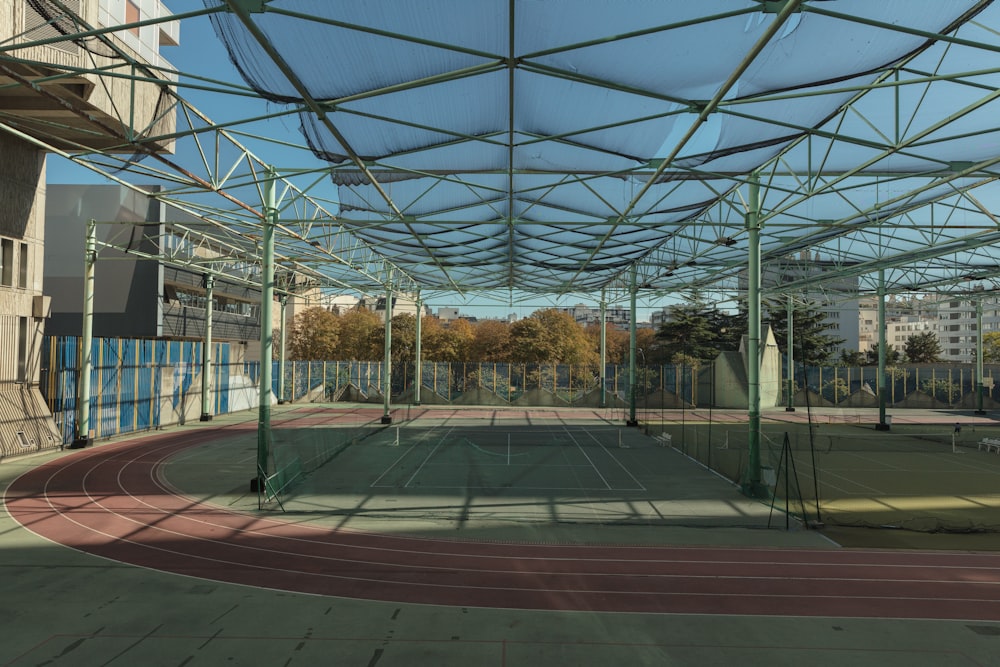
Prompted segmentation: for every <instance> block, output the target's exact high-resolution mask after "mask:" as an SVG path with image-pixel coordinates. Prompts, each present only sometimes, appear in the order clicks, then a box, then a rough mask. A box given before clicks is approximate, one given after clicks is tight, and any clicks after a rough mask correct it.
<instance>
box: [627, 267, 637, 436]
mask: <svg viewBox="0 0 1000 667" xmlns="http://www.w3.org/2000/svg"><path fill="white" fill-rule="evenodd" d="M637 271H638V269H637V268H636V267H635V266H634V265H633V266H632V272H631V273H630V274H629V286H628V293H629V323H628V419H627V420H626V421H625V425H626V426H638V425H639V420H638V419H636V418H635V394H636V391H635V389H636V387H635V347H636V346H635V293H636V286H635V280H636V273H637Z"/></svg>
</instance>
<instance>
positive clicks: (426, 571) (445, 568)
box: [5, 426, 1000, 621]
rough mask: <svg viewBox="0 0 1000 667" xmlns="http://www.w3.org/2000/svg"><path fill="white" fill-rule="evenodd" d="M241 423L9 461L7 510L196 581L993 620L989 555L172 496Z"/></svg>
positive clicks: (998, 576)
mask: <svg viewBox="0 0 1000 667" xmlns="http://www.w3.org/2000/svg"><path fill="white" fill-rule="evenodd" d="M240 430H243V431H249V430H251V427H248V426H243V427H239V426H238V427H232V426H230V427H227V428H226V429H224V430H223V429H217V428H216V429H209V430H201V431H195V432H189V433H186V434H183V435H173V434H171V435H161V436H154V437H148V438H144V439H142V440H140V441H132V442H130V443H119V444H111V445H104V446H101V447H98V448H95V449H88V450H83V451H80V452H76V453H73V454H71V455H68V456H65V457H61V458H59V459H58V460H54V461H52V462H49V463H46V464H43V465H40V466H38V467H37V468H34V469H32V470H31V471H29V472H27V473H25V474H24V475H22V476H21V477H19V478H18V479H17V480H15V481H14V482H13V483H12V484H11V485H10V487H9V488H8V490H7V492H6V495H5V501H6V506H7V509H8V511H9V512H10V514H11V515H12V516H13V517H14V518H15V519H16V520H17V521H18V522H19V523H20V524H21V525H23V526H25V527H26V528H28V529H30V530H31V531H33V532H35V533H37V534H38V535H41V536H43V537H45V538H47V539H49V540H52V541H53V542H56V543H59V544H62V545H65V546H67V547H72V548H74V549H79V550H81V551H84V552H87V553H91V554H95V555H97V556H102V557H105V558H109V559H112V560H115V561H119V562H123V563H129V564H133V565H137V566H141V567H148V568H152V569H155V570H162V571H164V572H173V573H178V574H185V575H189V576H194V577H200V578H204V579H211V580H216V581H223V582H230V583H236V584H246V585H250V586H261V587H265V588H270V589H278V590H287V591H298V592H302V593H311V594H318V595H331V596H343V597H350V598H360V599H371V600H385V601H393V602H404V603H428V604H441V605H460V606H478V607H505V608H521V609H550V610H589V611H610V612H626V611H628V612H653V613H682V614H763V615H786V616H850V617H891V618H935V619H963V620H990V621H1000V554H991V553H955V552H918V551H877V550H848V549H830V550H804V549H802V550H799V549H762V548H697V547H665V546H580V545H532V544H492V543H484V542H468V541H458V540H442V539H421V538H413V537H399V536H388V535H379V534H372V533H363V532H357V531H347V530H334V529H329V528H322V527H318V526H308V525H296V524H291V523H285V522H282V521H280V520H274V519H270V518H261V517H258V516H254V515H249V514H243V513H238V512H232V511H228V510H226V509H223V508H220V507H215V506H211V505H204V504H199V503H198V502H197V501H195V500H193V499H191V498H188V497H185V496H183V495H180V494H178V493H177V492H176V491H175V490H174V489H173V488H171V487H170V486H169V485H168V484H167V483H166V482H165V481H164V479H163V475H162V467H163V466H164V464H165V463H166V462H167V460H168V459H169V458H170V457H172V456H174V455H176V454H177V453H178V452H180V451H182V450H184V449H186V448H188V447H191V446H195V445H199V444H204V443H206V442H209V441H211V440H213V439H217V438H222V437H230V436H232V435H234V431H240Z"/></svg>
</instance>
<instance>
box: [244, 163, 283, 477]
mask: <svg viewBox="0 0 1000 667" xmlns="http://www.w3.org/2000/svg"><path fill="white" fill-rule="evenodd" d="M275 179H277V174H276V173H275V171H274V168H273V167H269V168H268V177H267V180H265V181H264V230H263V231H264V237H263V245H264V247H263V255H264V257H263V265H262V266H261V276H260V286H261V290H260V377H259V379H258V381H259V383H260V385H259V392H258V393H259V396H260V398H259V407H258V415H257V475H256V477H254V479H253V481H252V482H251V484H250V490H251V491H258V492H260V491H264V483H265V480H266V479H267V475H268V473H269V459H270V454H271V453H270V444H271V396H272V394H273V392H272V390H271V358H272V347H273V344H274V335H273V333H272V331H271V327H272V325H273V322H272V319H271V310H272V308H271V306H272V303H273V301H274V226H275V224H276V223H277V221H278V208H277V205H276V197H275Z"/></svg>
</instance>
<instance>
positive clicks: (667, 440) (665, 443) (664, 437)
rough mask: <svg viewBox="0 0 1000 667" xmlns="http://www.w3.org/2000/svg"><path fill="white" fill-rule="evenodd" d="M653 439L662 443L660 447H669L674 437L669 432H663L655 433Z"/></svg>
mask: <svg viewBox="0 0 1000 667" xmlns="http://www.w3.org/2000/svg"><path fill="white" fill-rule="evenodd" d="M653 439H654V440H656V441H657V442H658V443H660V447H669V446H670V445H671V441H672V440H673V439H674V437H673V436H672V435H670V434H669V433H661V434H659V435H654V436H653Z"/></svg>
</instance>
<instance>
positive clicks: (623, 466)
mask: <svg viewBox="0 0 1000 667" xmlns="http://www.w3.org/2000/svg"><path fill="white" fill-rule="evenodd" d="M587 435H589V436H590V437H591V438H593V439H594V441H595V442H596V443H597V444H598V445H600V446H601V449H603V450H604V452H605V453H606V454H607V455H608V456H610V457H611V460H612V461H614V462H615V463H617V464H618V466H619V467H620V468H621V469H622V470H624V471H625V474H627V475H628V476H629V477H631V478H632V481H633V482H635V483H636V484H638V485H639V490H640V491H646V487H645V486H643V485H642V482H640V481H639V480H638V479H636V478H635V475H633V474H632V471H631V470H629V469H628V468H626V467H625V465H624V464H623V463H622V462H621V461H619V460H618V457H617V456H615V455H614V454H612V453H611V451H610V450H609V449H608V448H607V447H605V446H604V443H602V442H601V441H600V440H598V439H597V436H595V435H594V434H593V433H589V432H588V433H587ZM619 435H620V434H619ZM623 490H624V489H623Z"/></svg>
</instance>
